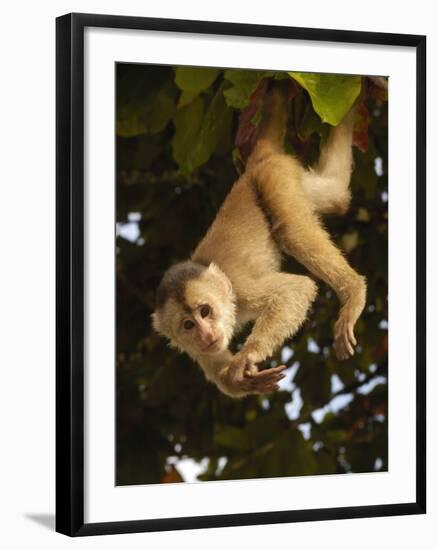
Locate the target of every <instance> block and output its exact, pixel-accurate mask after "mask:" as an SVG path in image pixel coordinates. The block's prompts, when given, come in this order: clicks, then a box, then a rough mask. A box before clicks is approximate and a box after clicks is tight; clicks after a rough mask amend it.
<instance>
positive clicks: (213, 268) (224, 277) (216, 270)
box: [208, 262, 232, 294]
mask: <svg viewBox="0 0 437 550" xmlns="http://www.w3.org/2000/svg"><path fill="white" fill-rule="evenodd" d="M208 271H209V272H210V273H212V274H213V275H216V276H218V277H220V279H221V280H222V281H223V282H224V283H225V285H226V288H227V290H228V292H229V294H231V293H232V283H231V281H230V280H229V279H228V277H227V275H226V273H225V272H224V271H222V270H221V269H220V268H219V266H218V265H217V264H215V263H214V262H211V263H210V264H209V266H208Z"/></svg>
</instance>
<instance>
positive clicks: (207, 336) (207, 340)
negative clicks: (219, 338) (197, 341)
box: [201, 332, 215, 346]
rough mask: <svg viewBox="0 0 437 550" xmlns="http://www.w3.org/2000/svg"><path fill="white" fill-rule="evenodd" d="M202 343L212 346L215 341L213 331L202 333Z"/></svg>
mask: <svg viewBox="0 0 437 550" xmlns="http://www.w3.org/2000/svg"><path fill="white" fill-rule="evenodd" d="M201 339H202V343H203V344H205V345H206V346H210V345H211V344H213V343H214V342H215V336H214V334H213V333H212V332H207V333H204V334H202V335H201Z"/></svg>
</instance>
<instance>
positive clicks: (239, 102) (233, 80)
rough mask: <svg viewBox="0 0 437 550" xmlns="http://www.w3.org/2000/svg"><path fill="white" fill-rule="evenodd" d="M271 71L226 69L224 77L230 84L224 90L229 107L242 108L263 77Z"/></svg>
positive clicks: (269, 74)
mask: <svg viewBox="0 0 437 550" xmlns="http://www.w3.org/2000/svg"><path fill="white" fill-rule="evenodd" d="M274 74H275V73H274V72H272V71H252V70H249V69H228V70H227V71H225V79H226V80H227V81H228V82H229V83H230V84H231V86H230V87H229V88H228V89H226V90H225V91H224V95H225V98H226V103H227V105H229V107H235V108H236V109H244V108H245V107H246V106H247V105H248V104H249V101H250V96H251V95H252V94H253V92H254V91H255V90H256V88H257V87H258V84H259V83H260V82H261V80H262V79H263V78H267V77H269V76H273V75H274Z"/></svg>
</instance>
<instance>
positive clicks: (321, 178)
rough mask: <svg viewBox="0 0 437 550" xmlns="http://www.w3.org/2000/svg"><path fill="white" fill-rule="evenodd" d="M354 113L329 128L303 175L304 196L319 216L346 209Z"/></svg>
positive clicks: (345, 210) (348, 200) (339, 212)
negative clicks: (311, 165) (317, 152)
mask: <svg viewBox="0 0 437 550" xmlns="http://www.w3.org/2000/svg"><path fill="white" fill-rule="evenodd" d="M354 113H355V108H353V109H352V110H351V111H350V112H349V113H348V114H347V115H346V116H345V118H344V119H343V120H342V121H341V122H340V124H339V125H338V126H335V127H333V128H331V130H330V133H329V137H328V139H327V141H326V143H325V145H324V146H323V147H322V150H321V152H320V157H319V161H318V163H317V164H316V166H315V167H314V169H310V170H305V172H304V174H303V177H302V185H303V188H304V190H305V193H306V195H307V197H308V199H309V200H310V202H311V204H312V205H313V207H314V209H315V210H316V212H318V213H320V214H345V213H346V212H347V209H348V208H349V203H350V199H351V194H350V189H349V183H350V178H351V173H352V164H353V157H352V135H353V126H354Z"/></svg>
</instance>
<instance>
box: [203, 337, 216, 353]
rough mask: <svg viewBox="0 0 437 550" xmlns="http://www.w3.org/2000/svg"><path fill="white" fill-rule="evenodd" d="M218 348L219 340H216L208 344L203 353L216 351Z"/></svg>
mask: <svg viewBox="0 0 437 550" xmlns="http://www.w3.org/2000/svg"><path fill="white" fill-rule="evenodd" d="M219 347H220V338H216V339H215V340H213V341H212V342H211V343H210V344H208V345H207V346H206V348H205V350H204V351H209V352H211V351H217V350H218V348H219Z"/></svg>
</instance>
